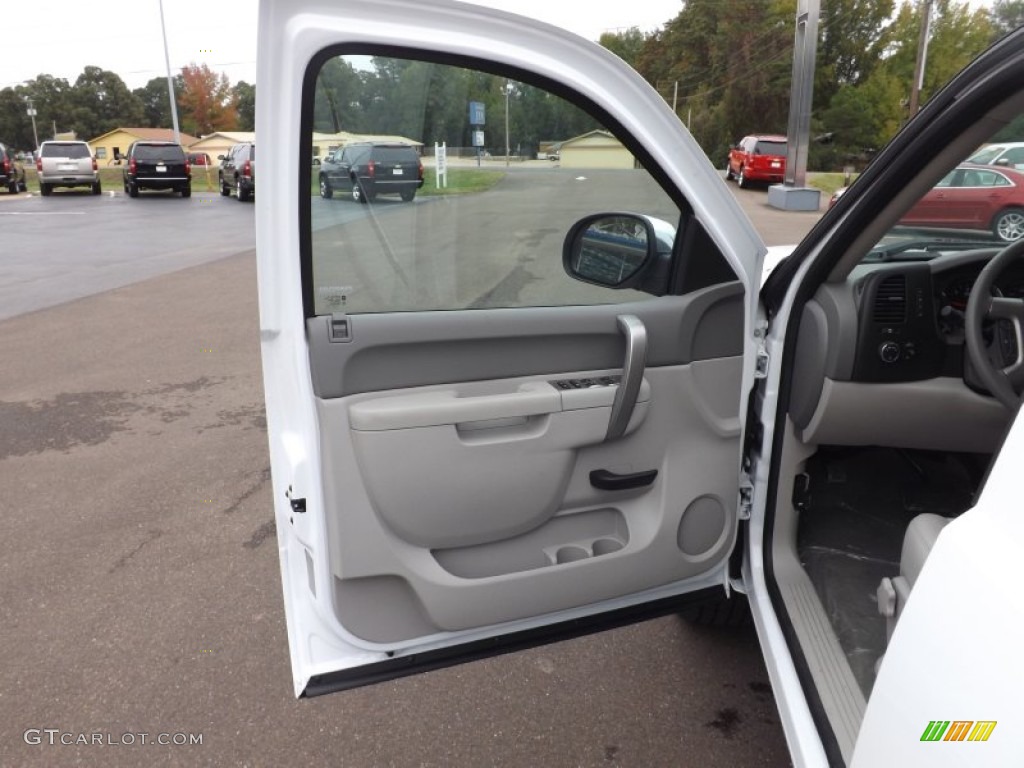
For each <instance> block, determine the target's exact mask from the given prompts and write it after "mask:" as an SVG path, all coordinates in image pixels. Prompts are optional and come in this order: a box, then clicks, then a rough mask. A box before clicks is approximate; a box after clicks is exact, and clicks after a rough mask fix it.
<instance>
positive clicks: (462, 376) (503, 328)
mask: <svg viewBox="0 0 1024 768" xmlns="http://www.w3.org/2000/svg"><path fill="white" fill-rule="evenodd" d="M622 314H632V315H636V316H637V317H638V318H640V320H641V321H642V322H643V324H644V326H645V327H646V328H647V333H648V340H649V341H648V349H647V365H648V366H667V365H681V364H685V363H689V362H692V361H694V360H708V359H717V358H723V357H733V356H737V355H740V354H742V352H743V316H744V303H743V287H742V285H741V284H740V283H739V282H733V283H723V284H720V285H715V286H711V287H708V288H704V289H702V290H699V291H694V292H693V293H690V294H687V295H686V296H663V297H660V298H656V299H650V300H648V301H640V302H634V303H627V304H605V305H598V306H570V307H524V308H515V309H474V310H452V311H449V312H407V313H401V312H398V313H385V314H379V315H377V314H366V315H349V316H348V319H349V324H350V329H351V334H352V341H351V342H349V343H346V344H332V343H331V342H330V340H329V334H328V325H329V318H328V317H327V316H320V317H312V318H309V319H308V320H307V338H308V340H309V359H310V367H311V371H312V377H313V388H314V391H315V392H316V394H317V396H318V397H321V398H324V399H331V398H337V397H343V396H345V395H350V394H356V393H360V392H378V391H381V390H389V389H399V388H405V387H417V386H427V385H431V384H447V383H452V382H467V381H482V380H492V379H507V378H512V377H515V376H533V375H540V374H553V375H555V374H561V373H566V372H572V371H586V370H598V369H613V370H614V369H618V368H621V366H622V360H623V354H624V349H625V347H624V343H623V337H622V333H621V332H620V331H619V329H618V326H617V318H618V316H619V315H622Z"/></svg>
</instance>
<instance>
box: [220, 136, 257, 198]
mask: <svg viewBox="0 0 1024 768" xmlns="http://www.w3.org/2000/svg"><path fill="white" fill-rule="evenodd" d="M217 178H218V179H219V180H220V193H221V194H222V195H224V197H228V196H229V195H230V194H231V190H235V192H236V193H237V194H238V199H239V201H241V202H245V201H246V200H248V199H249V198H251V197H252V196H253V194H255V192H256V145H255V144H253V143H252V142H249V141H247V142H243V143H241V144H235V146H233V147H232V148H231V149H230V150H229V151H228V153H227V154H226V155H222V156H221V163H220V170H219V171H218V172H217Z"/></svg>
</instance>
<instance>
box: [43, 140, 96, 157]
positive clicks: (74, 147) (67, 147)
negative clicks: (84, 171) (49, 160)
mask: <svg viewBox="0 0 1024 768" xmlns="http://www.w3.org/2000/svg"><path fill="white" fill-rule="evenodd" d="M43 157H71V158H76V159H77V158H82V157H90V154H89V145H88V144H79V143H78V142H67V143H65V142H53V141H51V142H49V143H47V144H44V145H43Z"/></svg>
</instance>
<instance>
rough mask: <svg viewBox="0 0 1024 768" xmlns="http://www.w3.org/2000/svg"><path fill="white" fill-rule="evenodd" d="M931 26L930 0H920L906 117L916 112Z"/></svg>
mask: <svg viewBox="0 0 1024 768" xmlns="http://www.w3.org/2000/svg"><path fill="white" fill-rule="evenodd" d="M931 26H932V0H921V36H920V37H918V38H917V62H916V63H915V64H914V82H913V83H911V85H910V105H909V107H908V113H909V114H908V117H907V119H908V120H909V119H911V118H913V117H914V115H916V114H917V110H918V109H919V102H920V100H921V87H922V86H923V85H924V67H925V63H926V62H927V60H928V37H929V32H931Z"/></svg>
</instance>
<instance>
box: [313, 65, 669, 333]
mask: <svg viewBox="0 0 1024 768" xmlns="http://www.w3.org/2000/svg"><path fill="white" fill-rule="evenodd" d="M311 94H312V99H313V103H312V104H310V105H308V108H310V109H311V110H312V124H311V125H310V126H309V128H310V131H311V132H315V133H318V134H325V133H326V134H333V135H336V136H337V137H338V140H339V141H343V142H354V141H359V142H371V143H375V144H378V145H380V144H387V145H389V146H394V145H399V144H402V145H406V147H408V148H411V149H412V153H414V154H413V155H412V156H414V157H416V158H418V160H419V162H420V164H421V165H422V171H421V172H420V171H418V170H417V169H415V168H414V167H412V168H411V167H410V166H409V164H406V163H403V164H402V167H397V166H395V165H394V164H392V165H385V164H383V163H382V162H381V161H378V160H375V159H374V158H376V157H377V156H376V155H370V156H369V157H368V158H364V159H363V162H364V163H365V165H366V167H365V168H363V167H360V171H359V181H358V183H352V182H351V180H344V179H343V180H336V179H331V178H328V184H327V185H326V186H327V187H328V189H327V194H324V192H323V191H322V190H323V189H324V186H325V185H323V184H321V179H320V178H319V175H320V174H319V173H314V175H313V179H312V184H311V189H310V195H311V196H312V197H313V199H312V201H311V206H310V218H309V221H308V226H309V228H310V238H309V251H310V252H309V254H308V258H309V259H310V261H311V273H312V283H313V285H312V289H313V290H312V294H313V305H314V312H315V313H316V314H328V313H333V312H346V313H350V314H351V313H367V312H400V311H417V310H418V311H423V310H456V309H483V308H498V307H527V306H561V305H587V304H606V303H615V302H620V301H634V300H638V299H642V298H650V297H649V296H647V295H646V294H641V293H638V292H633V291H610V290H608V289H606V288H601V287H596V286H590V285H586V284H584V283H581V282H578V281H576V280H573V279H572V278H570V277H569V276H568V275H566V274H565V272H564V270H563V268H562V247H563V241H564V238H565V236H566V233H568V231H569V230H570V228H571V227H572V225H573V224H574V223H575V222H576V221H578V220H579V219H581V218H582V217H584V216H586V215H588V214H592V213H600V212H606V211H607V212H614V211H627V212H628V211H632V212H642V213H644V214H648V215H652V216H654V217H656V218H658V219H661V220H663V221H664V222H667V223H668V224H669V225H670V229H671V228H674V227H675V226H677V225H678V222H679V219H680V210H679V208H678V206H677V205H676V204H675V203H674V202H673V200H672V199H671V198H670V197H669V195H668V194H667V193H666V192H665V190H664V189H662V187H661V186H660V185H659V184H658V182H657V181H656V180H655V178H654V177H653V176H652V175H651V174H650V173H649V172H648V171H647V170H645V169H644V168H643V167H642V165H641V164H640V163H639V162H638V160H637V158H636V157H635V156H634V154H633V152H632V151H631V150H630V148H629V147H627V146H626V145H625V144H624V143H623V142H622V141H621V140H620V139H619V138H618V137H617V136H616V135H615V133H614V132H613V131H612V130H611V127H610V126H608V125H606V124H604V123H603V122H602V121H601V120H599V119H597V118H595V117H594V116H593V115H591V114H588V113H587V112H586V111H584V110H583V109H581V108H580V107H578V106H576V105H574V104H573V103H571V102H570V101H568V100H567V99H565V98H563V97H562V96H559V95H556V94H554V93H551V92H549V91H547V90H545V89H544V88H540V87H538V86H536V85H532V84H530V83H525V82H519V81H517V80H515V79H510V78H507V77H504V76H500V75H496V74H490V73H488V72H482V71H477V70H474V69H468V68H463V67H457V66H451V65H446V64H438V63H431V62H426V61H416V60H412V59H402V58H385V57H368V56H355V55H344V56H336V57H333V58H330V59H328V60H327V61H326V62H325V63H324V64H323V66H322V67H321V68H320V71H319V73H318V74H317V78H316V87H315V89H313V90H312V91H311ZM306 143H307V145H312V136H311V135H310V136H307V137H306ZM552 143H556V144H559V145H560V146H561V153H560V160H559V161H558V162H557V163H553V162H551V161H550V160H548V159H547V158H546V156H544V157H542V156H541V154H540V147H541V146H542V145H545V146H546V145H549V144H552ZM405 154H407V155H408V154H411V153H410V152H409V150H408V149H407V150H405ZM538 158H541V159H538ZM342 160H343V161H344V162H348V163H353V164H354V163H356V162H357V161H356V159H355V158H353V157H351V156H350V153H349V152H348V151H346V152H345V153H343V155H342ZM343 182H344V183H343Z"/></svg>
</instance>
